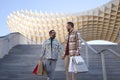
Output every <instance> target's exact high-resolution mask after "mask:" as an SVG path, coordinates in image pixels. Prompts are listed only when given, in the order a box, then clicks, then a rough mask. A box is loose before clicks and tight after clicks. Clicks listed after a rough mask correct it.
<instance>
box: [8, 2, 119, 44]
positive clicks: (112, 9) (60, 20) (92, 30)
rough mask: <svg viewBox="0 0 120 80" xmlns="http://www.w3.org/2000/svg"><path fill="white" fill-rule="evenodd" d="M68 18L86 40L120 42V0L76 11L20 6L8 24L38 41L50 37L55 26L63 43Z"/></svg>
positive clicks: (13, 29)
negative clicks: (59, 11) (43, 10)
mask: <svg viewBox="0 0 120 80" xmlns="http://www.w3.org/2000/svg"><path fill="white" fill-rule="evenodd" d="M68 21H72V22H74V24H75V29H76V30H78V31H80V33H81V36H82V37H83V38H84V40H86V41H90V40H106V41H111V42H115V43H119V42H120V39H119V30H120V0H111V1H110V2H109V3H106V4H104V5H102V6H100V7H97V8H95V9H92V10H89V11H85V12H82V13H74V14H63V13H42V12H37V11H34V12H33V11H28V10H19V11H15V12H13V13H11V14H10V15H9V16H8V18H7V25H8V26H9V28H10V31H11V32H19V33H21V34H23V35H24V36H25V37H26V38H28V39H30V40H32V41H34V42H36V43H37V44H39V43H42V42H43V41H44V40H45V39H47V38H48V37H49V35H48V32H49V30H51V29H54V30H56V32H57V39H58V40H60V41H61V42H62V43H63V42H64V38H65V35H66V34H67V31H66V27H65V26H66V23H67V22H68Z"/></svg>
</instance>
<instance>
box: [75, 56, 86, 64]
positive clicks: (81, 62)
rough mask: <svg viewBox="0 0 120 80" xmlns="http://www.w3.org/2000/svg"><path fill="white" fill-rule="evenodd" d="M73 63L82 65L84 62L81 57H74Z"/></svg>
mask: <svg viewBox="0 0 120 80" xmlns="http://www.w3.org/2000/svg"><path fill="white" fill-rule="evenodd" d="M73 61H74V62H75V63H76V64H83V63H84V60H83V58H82V57H81V56H74V57H73Z"/></svg>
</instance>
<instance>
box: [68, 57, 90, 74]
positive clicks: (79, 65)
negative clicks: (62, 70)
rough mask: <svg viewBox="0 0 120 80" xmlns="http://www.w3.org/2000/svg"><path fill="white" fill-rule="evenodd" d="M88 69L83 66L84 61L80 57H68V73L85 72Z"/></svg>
mask: <svg viewBox="0 0 120 80" xmlns="http://www.w3.org/2000/svg"><path fill="white" fill-rule="evenodd" d="M87 71H88V67H87V65H86V64H85V61H84V60H83V58H82V57H76V56H72V57H70V63H69V72H74V73H78V72H87Z"/></svg>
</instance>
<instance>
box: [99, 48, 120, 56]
mask: <svg viewBox="0 0 120 80" xmlns="http://www.w3.org/2000/svg"><path fill="white" fill-rule="evenodd" d="M105 51H110V52H112V53H113V54H114V55H116V56H118V57H120V54H119V53H117V52H116V51H114V50H113V49H103V50H101V51H100V52H98V54H101V53H103V52H105Z"/></svg>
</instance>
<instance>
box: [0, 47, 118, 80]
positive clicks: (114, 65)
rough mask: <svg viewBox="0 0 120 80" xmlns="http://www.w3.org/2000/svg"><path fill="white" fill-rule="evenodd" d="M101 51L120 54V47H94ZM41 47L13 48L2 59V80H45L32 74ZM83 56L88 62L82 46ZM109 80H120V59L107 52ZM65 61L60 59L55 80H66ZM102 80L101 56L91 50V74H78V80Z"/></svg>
mask: <svg viewBox="0 0 120 80" xmlns="http://www.w3.org/2000/svg"><path fill="white" fill-rule="evenodd" d="M93 47H94V48H95V49H96V50H97V51H100V50H101V49H104V48H112V49H115V50H116V51H118V52H120V51H119V50H118V49H119V48H120V46H115V45H112V46H111V45H109V46H106V45H101V46H98V45H93ZM40 50H41V45H18V46H15V47H13V48H12V49H11V50H10V52H9V54H8V55H6V56H5V57H4V58H3V59H0V80H45V79H46V77H42V76H36V75H34V74H32V71H33V69H34V67H35V66H36V64H37V62H38V60H39V56H40ZM81 56H82V57H83V58H84V59H85V60H86V57H85V47H84V46H82V49H81ZM105 56H106V57H105V60H106V68H107V75H108V80H113V79H114V80H120V68H119V67H120V59H119V58H116V56H114V55H112V54H110V53H109V52H107V54H105ZM64 70H65V69H64V62H63V60H61V59H60V57H59V59H58V61H57V66H56V74H55V80H65V71H64ZM90 79H91V80H102V67H101V58H100V55H98V54H95V53H93V52H92V51H91V50H89V72H87V73H78V75H77V80H90Z"/></svg>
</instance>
